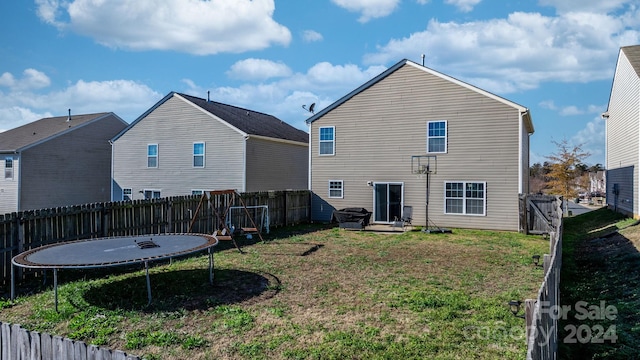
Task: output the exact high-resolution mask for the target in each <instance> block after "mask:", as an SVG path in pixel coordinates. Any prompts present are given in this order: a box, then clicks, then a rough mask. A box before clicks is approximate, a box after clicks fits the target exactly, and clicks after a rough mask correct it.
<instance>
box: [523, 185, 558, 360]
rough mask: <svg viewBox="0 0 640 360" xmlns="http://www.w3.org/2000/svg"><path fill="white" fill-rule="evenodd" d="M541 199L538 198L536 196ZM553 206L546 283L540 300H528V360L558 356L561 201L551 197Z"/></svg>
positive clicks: (540, 294) (540, 291) (526, 311)
mask: <svg viewBox="0 0 640 360" xmlns="http://www.w3.org/2000/svg"><path fill="white" fill-rule="evenodd" d="M537 196H539V195H537ZM547 197H549V196H547ZM550 198H553V199H547V200H544V201H543V203H545V204H550V205H551V210H550V213H551V214H552V217H551V218H550V219H549V223H550V224H553V228H552V229H551V231H549V233H548V234H549V254H544V257H543V258H542V266H543V269H544V279H543V281H542V285H540V289H539V290H538V297H537V298H536V299H527V300H525V303H524V305H525V320H526V326H527V332H526V334H527V360H552V359H553V360H555V359H556V358H557V353H558V314H557V309H559V307H560V306H561V304H560V269H561V267H562V201H563V200H562V197H561V196H552V197H550Z"/></svg>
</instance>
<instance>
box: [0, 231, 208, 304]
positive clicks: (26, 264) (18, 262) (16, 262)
mask: <svg viewBox="0 0 640 360" xmlns="http://www.w3.org/2000/svg"><path fill="white" fill-rule="evenodd" d="M167 236H190V237H201V238H205V239H206V240H207V242H205V243H204V244H201V245H199V246H196V247H191V248H186V249H183V250H180V251H174V252H171V253H164V254H157V255H154V256H148V257H133V256H132V257H129V258H126V259H125V258H123V259H122V260H120V261H111V262H101V263H98V262H93V263H84V264H80V263H68V264H44V263H36V262H32V261H29V260H28V259H27V257H28V256H29V255H32V254H35V253H37V252H40V251H46V250H47V249H50V248H60V247H64V246H69V245H73V244H78V243H88V242H92V241H109V240H116V239H127V238H131V239H134V243H136V244H137V241H136V240H135V239H140V238H141V239H150V241H151V242H152V239H153V238H154V237H155V238H156V239H157V238H162V237H167ZM152 243H153V242H152ZM216 245H218V239H217V238H216V237H215V236H212V235H208V234H198V233H167V234H153V235H131V236H117V237H101V238H92V239H85V240H75V241H67V242H60V243H55V244H49V245H44V246H40V247H37V248H34V249H30V250H27V251H24V252H22V253H20V254H18V255H16V256H14V257H13V258H12V259H11V264H12V266H11V300H14V299H15V270H14V269H15V267H16V266H18V267H22V268H30V269H42V270H47V269H52V270H53V291H54V298H55V310H56V312H57V311H58V269H97V268H104V267H112V266H124V265H134V264H139V263H144V267H145V276H146V280H147V299H148V303H147V306H149V305H150V304H151V300H152V297H151V280H150V278H149V262H150V261H157V260H164V259H171V258H174V257H177V256H183V255H188V254H193V253H196V252H198V251H203V250H205V249H206V250H207V252H208V257H209V283H210V284H212V285H213V277H214V276H213V267H214V262H213V251H212V248H213V247H214V246H216ZM138 246H139V247H140V245H138ZM141 248H142V247H141Z"/></svg>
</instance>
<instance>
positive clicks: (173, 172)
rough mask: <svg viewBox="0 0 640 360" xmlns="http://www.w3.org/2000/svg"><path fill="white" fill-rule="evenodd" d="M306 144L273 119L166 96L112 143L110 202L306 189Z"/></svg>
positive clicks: (303, 137) (176, 95)
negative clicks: (213, 192) (209, 192)
mask: <svg viewBox="0 0 640 360" xmlns="http://www.w3.org/2000/svg"><path fill="white" fill-rule="evenodd" d="M308 142H309V135H308V134H307V133H306V132H305V131H302V130H299V129H296V128H294V127H292V126H291V125H289V124H287V123H285V122H283V121H281V120H280V119H277V118H276V117H274V116H271V115H267V114H264V113H260V112H256V111H252V110H248V109H243V108H239V107H235V106H231V105H227V104H222V103H219V102H214V101H210V100H208V99H207V100H205V99H201V98H198V97H194V96H189V95H185V94H180V93H175V92H171V93H169V94H168V95H167V96H165V97H164V98H163V99H162V100H160V101H159V102H158V103H157V104H155V105H154V106H153V107H152V108H151V109H149V110H148V111H146V112H145V113H144V114H142V115H141V116H140V117H139V118H138V119H136V120H135V121H134V122H132V123H131V125H130V126H129V127H128V128H127V129H125V130H124V131H122V132H121V133H120V134H118V135H117V136H116V137H114V139H112V143H113V145H112V149H113V174H112V178H113V189H112V198H113V200H116V201H118V200H123V199H124V200H129V199H130V200H136V199H143V198H150V197H167V196H180V195H191V194H197V193H198V192H200V191H206V190H221V189H236V190H238V191H240V192H254V191H269V190H286V189H306V187H307V183H308ZM150 152H151V153H150Z"/></svg>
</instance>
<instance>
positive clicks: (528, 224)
mask: <svg viewBox="0 0 640 360" xmlns="http://www.w3.org/2000/svg"><path fill="white" fill-rule="evenodd" d="M519 198H520V199H519V200H520V202H519V207H520V232H522V233H525V234H527V235H529V234H537V235H542V234H549V233H550V232H552V231H555V229H556V227H557V226H558V225H559V223H558V220H557V219H562V207H560V208H559V209H558V207H557V199H558V197H557V196H553V195H539V194H520V197H519ZM559 210H560V217H558V213H557V212H558V211H559Z"/></svg>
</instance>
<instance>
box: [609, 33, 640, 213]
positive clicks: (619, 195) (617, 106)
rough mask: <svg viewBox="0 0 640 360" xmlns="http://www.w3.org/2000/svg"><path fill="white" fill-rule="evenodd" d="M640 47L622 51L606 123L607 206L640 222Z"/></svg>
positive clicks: (624, 48) (614, 78)
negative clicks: (639, 179) (639, 219)
mask: <svg viewBox="0 0 640 360" xmlns="http://www.w3.org/2000/svg"><path fill="white" fill-rule="evenodd" d="M639 104H640V45H635V46H625V47H622V48H620V52H619V54H618V62H617V64H616V69H615V73H614V76H613V85H612V87H611V95H610V96H609V106H608V107H607V111H606V112H605V113H604V114H602V117H603V118H604V119H605V123H606V131H605V133H606V142H605V168H606V169H607V170H606V172H607V173H606V179H607V194H606V195H607V204H608V205H609V207H611V208H612V209H614V210H616V211H619V212H622V213H624V214H627V215H630V216H633V217H634V218H640V211H639V210H638V206H639V205H640V191H638V186H639V184H638V178H639V173H638V166H639V165H640V158H639V157H640V155H639V153H638V152H639V151H640V148H639V145H640V134H639V127H640V108H639Z"/></svg>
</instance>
